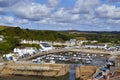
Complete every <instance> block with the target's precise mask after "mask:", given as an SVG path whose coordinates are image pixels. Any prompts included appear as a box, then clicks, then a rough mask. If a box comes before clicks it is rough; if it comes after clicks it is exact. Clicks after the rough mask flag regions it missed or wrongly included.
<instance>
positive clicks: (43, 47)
mask: <svg viewBox="0 0 120 80" xmlns="http://www.w3.org/2000/svg"><path fill="white" fill-rule="evenodd" d="M40 47H41V49H40V50H41V51H49V50H52V49H53V46H52V45H50V44H48V43H44V42H43V43H40Z"/></svg>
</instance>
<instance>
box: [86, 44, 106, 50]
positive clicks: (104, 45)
mask: <svg viewBox="0 0 120 80" xmlns="http://www.w3.org/2000/svg"><path fill="white" fill-rule="evenodd" d="M107 47H108V45H107V44H93V45H85V48H92V49H93V48H94V49H107Z"/></svg>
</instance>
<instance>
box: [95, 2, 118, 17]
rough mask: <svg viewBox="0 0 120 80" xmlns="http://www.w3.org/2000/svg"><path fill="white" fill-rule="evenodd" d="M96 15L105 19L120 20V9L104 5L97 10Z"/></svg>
mask: <svg viewBox="0 0 120 80" xmlns="http://www.w3.org/2000/svg"><path fill="white" fill-rule="evenodd" d="M96 13H97V14H98V15H99V16H100V17H103V18H111V19H120V7H116V6H115V5H107V4H103V5H102V6H99V7H98V8H97V9H96Z"/></svg>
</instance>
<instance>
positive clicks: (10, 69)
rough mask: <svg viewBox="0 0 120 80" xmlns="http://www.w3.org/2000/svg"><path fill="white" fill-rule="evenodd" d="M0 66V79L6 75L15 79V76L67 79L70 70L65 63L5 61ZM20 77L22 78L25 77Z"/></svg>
mask: <svg viewBox="0 0 120 80" xmlns="http://www.w3.org/2000/svg"><path fill="white" fill-rule="evenodd" d="M0 66H1V67H0V76H1V78H0V80H7V77H6V76H16V77H13V78H16V80H19V79H17V78H18V77H17V76H30V77H31V76H33V77H36V76H37V77H39V79H40V78H41V80H54V78H56V79H57V78H58V80H59V78H65V80H67V77H68V76H66V75H68V74H69V71H70V67H69V65H66V64H34V63H27V62H7V63H4V64H2V65H0ZM2 76H4V77H2ZM37 77H36V78H37ZM5 78H6V79H5ZM22 78H23V79H24V78H25V77H22ZM68 79H69V77H68ZM8 80H10V79H8ZM14 80H15V79H14ZM29 80H30V79H29ZM32 80H34V79H32ZM35 80H37V79H35ZM62 80H64V79H62Z"/></svg>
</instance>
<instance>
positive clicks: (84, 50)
mask: <svg viewBox="0 0 120 80" xmlns="http://www.w3.org/2000/svg"><path fill="white" fill-rule="evenodd" d="M62 52H82V53H89V54H104V55H111V54H112V53H111V52H110V51H105V50H92V49H75V48H69V49H65V48H63V49H54V50H50V51H46V52H38V53H36V54H34V55H32V56H28V57H25V58H22V59H20V61H27V60H30V59H33V58H35V57H38V56H41V55H47V54H54V53H62Z"/></svg>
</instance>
